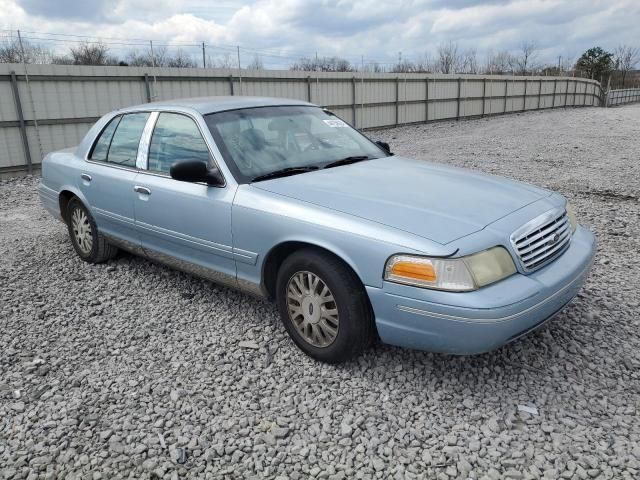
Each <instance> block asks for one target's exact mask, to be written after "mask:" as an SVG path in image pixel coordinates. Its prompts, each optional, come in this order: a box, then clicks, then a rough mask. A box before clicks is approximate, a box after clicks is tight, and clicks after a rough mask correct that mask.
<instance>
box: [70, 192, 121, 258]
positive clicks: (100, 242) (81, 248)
mask: <svg viewBox="0 0 640 480" xmlns="http://www.w3.org/2000/svg"><path fill="white" fill-rule="evenodd" d="M76 215H78V216H79V217H80V218H83V219H86V222H82V224H83V225H84V228H86V230H84V231H85V232H86V235H89V236H90V237H91V244H90V246H89V244H88V242H86V243H85V241H84V240H83V239H82V237H79V236H78V234H77V232H76V224H74V218H75V217H74V216H76ZM82 215H84V217H82ZM66 220H67V228H68V230H69V237H71V243H72V244H73V248H74V249H75V251H76V253H77V254H78V256H79V257H80V258H81V259H82V260H84V261H85V262H88V263H102V262H106V261H107V260H110V259H112V258H113V257H115V256H116V254H117V253H118V248H117V247H115V246H113V245H111V244H110V243H109V242H108V241H107V239H106V238H105V237H104V236H103V235H101V234H100V233H99V232H98V228H97V227H96V222H95V220H94V219H93V216H92V215H91V213H90V212H89V210H88V209H87V208H86V207H85V206H84V205H83V204H82V202H81V201H80V200H79V199H78V198H72V199H71V200H70V201H69V204H68V205H67V214H66ZM85 238H86V236H85Z"/></svg>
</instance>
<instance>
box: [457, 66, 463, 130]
mask: <svg viewBox="0 0 640 480" xmlns="http://www.w3.org/2000/svg"><path fill="white" fill-rule="evenodd" d="M461 95H462V78H461V77H458V107H457V108H456V120H460V96H461Z"/></svg>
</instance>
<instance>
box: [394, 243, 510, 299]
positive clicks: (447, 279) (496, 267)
mask: <svg viewBox="0 0 640 480" xmlns="http://www.w3.org/2000/svg"><path fill="white" fill-rule="evenodd" d="M515 272H516V267H515V265H514V263H513V259H512V258H511V255H510V254H509V252H507V250H506V249H504V248H503V247H493V248H490V249H489V250H484V251H482V252H478V253H475V254H473V255H469V256H467V257H460V258H431V257H421V256H417V255H394V256H392V257H391V258H389V260H388V261H387V265H386V266H385V269H384V279H385V280H388V281H390V282H396V283H402V284H405V285H413V286H415V287H422V288H432V289H436V290H449V291H455V292H466V291H470V290H476V289H478V288H480V287H484V286H485V285H489V284H491V283H494V282H497V281H498V280H502V279H503V278H506V277H508V276H510V275H513V274H514V273H515Z"/></svg>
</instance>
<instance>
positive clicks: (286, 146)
mask: <svg viewBox="0 0 640 480" xmlns="http://www.w3.org/2000/svg"><path fill="white" fill-rule="evenodd" d="M204 118H205V121H206V123H207V125H208V126H209V130H210V131H211V134H212V135H213V138H214V139H215V141H216V144H217V145H218V148H219V149H220V152H221V153H222V155H223V156H224V158H225V161H226V162H227V165H228V166H229V168H230V169H231V170H232V172H233V174H234V176H235V177H236V178H237V179H238V181H239V182H241V183H248V182H251V181H252V180H253V179H256V178H257V177H264V176H265V175H267V176H268V174H269V173H273V172H278V171H281V170H284V169H292V170H289V172H290V173H300V172H304V171H305V168H308V170H311V169H313V168H314V167H316V168H322V167H323V166H325V165H327V164H329V163H332V162H335V161H337V160H342V159H345V158H350V157H364V159H368V158H380V157H386V156H387V153H386V152H385V151H383V150H382V149H381V148H380V147H378V146H377V145H376V144H375V143H373V142H372V141H371V140H369V139H368V138H367V137H365V136H364V135H362V134H361V133H360V132H358V131H357V130H355V129H353V128H352V127H350V126H349V125H348V124H347V123H345V122H343V121H342V120H340V119H339V118H337V117H336V116H334V115H332V114H331V113H328V112H326V111H324V110H322V109H321V108H318V107H304V106H278V107H258V108H245V109H241V110H231V111H227V112H220V113H212V114H209V115H205V117H204Z"/></svg>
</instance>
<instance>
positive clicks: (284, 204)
mask: <svg viewBox="0 0 640 480" xmlns="http://www.w3.org/2000/svg"><path fill="white" fill-rule="evenodd" d="M232 225H233V227H232V228H233V243H234V248H237V249H242V250H246V251H249V252H254V253H256V254H257V257H258V260H257V262H256V263H255V264H254V265H250V264H248V263H241V262H238V264H237V271H238V280H239V281H241V282H242V281H248V282H251V283H254V284H260V283H262V280H263V279H262V270H263V266H264V262H265V259H266V258H267V255H268V253H269V252H270V251H271V250H272V249H273V248H275V247H277V246H278V245H281V244H282V243H284V242H303V243H307V244H310V245H315V246H318V247H320V248H323V249H325V250H328V251H330V252H332V253H334V254H335V255H337V256H338V257H340V258H341V259H342V260H343V261H344V262H346V263H347V264H348V265H349V266H350V267H351V268H352V269H353V271H354V272H355V273H356V274H357V275H358V277H359V278H360V280H361V281H362V283H363V284H364V285H368V286H375V287H380V286H381V285H382V275H383V269H384V265H385V262H386V260H387V259H388V258H389V257H390V256H391V255H394V254H397V253H414V254H421V255H433V256H448V255H451V254H452V253H453V252H454V251H455V248H453V247H451V246H443V245H440V244H438V243H435V242H433V241H431V240H428V239H425V238H422V237H419V236H416V235H412V234H410V233H407V232H403V231H400V230H397V229H394V228H392V227H388V226H386V225H381V224H379V223H376V222H372V221H369V220H366V219H363V218H359V217H354V216H351V215H348V214H344V213H341V212H337V211H334V210H331V209H327V208H325V207H320V206H317V205H313V204H310V203H306V202H302V201H299V200H295V199H291V198H288V197H284V196H282V195H279V194H276V193H272V192H266V191H264V190H260V189H257V188H253V187H251V186H250V185H242V186H241V187H240V188H239V189H238V192H237V193H236V197H235V199H234V205H233V213H232Z"/></svg>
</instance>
